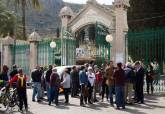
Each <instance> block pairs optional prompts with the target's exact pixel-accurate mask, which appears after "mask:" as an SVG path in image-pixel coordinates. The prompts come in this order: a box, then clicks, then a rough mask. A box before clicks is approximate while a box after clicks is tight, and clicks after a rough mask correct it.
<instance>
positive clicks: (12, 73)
mask: <svg viewBox="0 0 165 114" xmlns="http://www.w3.org/2000/svg"><path fill="white" fill-rule="evenodd" d="M16 74H18V70H17V66H16V65H13V70H12V71H11V72H10V74H9V75H10V79H12V78H13V77H14V76H15V75H16ZM12 86H13V88H16V82H13V84H12Z"/></svg>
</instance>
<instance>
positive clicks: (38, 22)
mask: <svg viewBox="0 0 165 114" xmlns="http://www.w3.org/2000/svg"><path fill="white" fill-rule="evenodd" d="M9 1H11V0H3V2H4V4H6V6H7V8H9V9H10V10H12V11H15V5H14V4H13V3H12V2H9ZM39 1H40V4H41V7H42V8H41V11H37V10H35V9H34V8H33V7H32V5H29V4H27V10H26V21H27V22H26V29H27V33H28V34H30V33H31V32H33V31H34V30H36V31H37V32H39V33H40V35H42V36H48V35H49V36H54V35H55V34H56V31H57V28H60V25H61V21H60V17H59V12H60V10H61V8H63V7H64V6H65V5H67V6H70V7H71V8H72V9H73V11H74V12H78V11H79V10H80V9H81V8H82V6H83V5H80V4H71V3H65V2H63V0H39ZM15 12H17V13H18V20H19V22H18V23H21V10H20V7H19V8H18V10H17V11H15Z"/></svg>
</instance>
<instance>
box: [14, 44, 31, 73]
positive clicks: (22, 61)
mask: <svg viewBox="0 0 165 114" xmlns="http://www.w3.org/2000/svg"><path fill="white" fill-rule="evenodd" d="M11 50H13V51H12V54H13V64H16V65H17V66H18V67H20V68H22V69H23V71H24V73H25V74H26V75H29V67H30V64H29V63H30V61H29V60H30V46H29V44H26V43H20V44H15V45H12V46H11Z"/></svg>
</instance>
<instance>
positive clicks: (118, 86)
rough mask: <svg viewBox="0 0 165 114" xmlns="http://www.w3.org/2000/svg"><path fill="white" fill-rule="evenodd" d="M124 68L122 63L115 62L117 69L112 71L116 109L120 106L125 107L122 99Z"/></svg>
mask: <svg viewBox="0 0 165 114" xmlns="http://www.w3.org/2000/svg"><path fill="white" fill-rule="evenodd" d="M124 75H125V74H124V70H123V69H122V63H117V70H116V71H115V72H114V79H115V95H116V106H117V109H120V107H122V108H123V109H125V100H124V82H125V76H124Z"/></svg>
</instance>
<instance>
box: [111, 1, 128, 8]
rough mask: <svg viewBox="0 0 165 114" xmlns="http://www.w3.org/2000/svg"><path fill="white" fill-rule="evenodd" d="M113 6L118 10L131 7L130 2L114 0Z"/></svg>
mask: <svg viewBox="0 0 165 114" xmlns="http://www.w3.org/2000/svg"><path fill="white" fill-rule="evenodd" d="M113 4H114V6H115V7H117V8H118V7H123V8H125V9H127V8H128V7H130V4H129V0H114V3H113Z"/></svg>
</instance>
